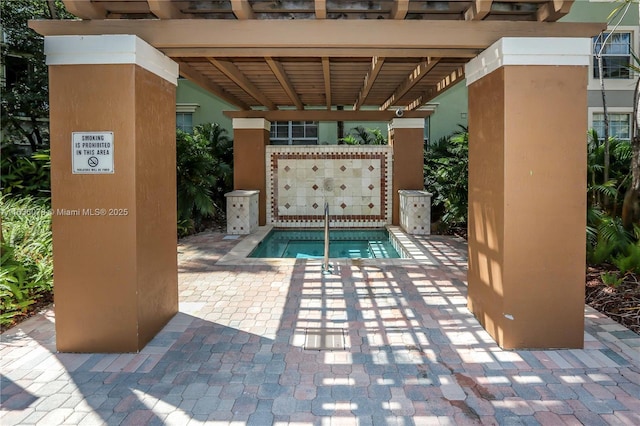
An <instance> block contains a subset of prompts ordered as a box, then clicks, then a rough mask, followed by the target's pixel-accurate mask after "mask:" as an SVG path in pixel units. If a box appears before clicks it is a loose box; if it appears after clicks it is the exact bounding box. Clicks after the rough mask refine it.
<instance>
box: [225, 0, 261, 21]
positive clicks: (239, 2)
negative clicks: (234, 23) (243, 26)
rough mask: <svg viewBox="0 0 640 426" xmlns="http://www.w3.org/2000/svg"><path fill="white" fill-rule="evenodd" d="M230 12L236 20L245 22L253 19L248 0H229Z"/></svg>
mask: <svg viewBox="0 0 640 426" xmlns="http://www.w3.org/2000/svg"><path fill="white" fill-rule="evenodd" d="M231 10H232V11H233V14H234V15H236V18H238V19H241V20H245V19H254V18H255V16H254V14H253V9H252V8H251V3H249V0H231Z"/></svg>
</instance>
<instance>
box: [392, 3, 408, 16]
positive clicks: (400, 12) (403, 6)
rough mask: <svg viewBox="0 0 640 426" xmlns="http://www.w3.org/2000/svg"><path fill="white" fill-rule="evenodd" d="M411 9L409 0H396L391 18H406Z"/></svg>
mask: <svg viewBox="0 0 640 426" xmlns="http://www.w3.org/2000/svg"><path fill="white" fill-rule="evenodd" d="M408 11H409V0H395V1H394V2H393V5H392V6H391V19H404V18H405V17H406V16H407V12H408Z"/></svg>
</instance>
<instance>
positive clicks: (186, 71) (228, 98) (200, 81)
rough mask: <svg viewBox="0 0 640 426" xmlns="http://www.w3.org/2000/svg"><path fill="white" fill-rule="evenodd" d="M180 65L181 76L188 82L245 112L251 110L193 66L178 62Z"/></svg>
mask: <svg viewBox="0 0 640 426" xmlns="http://www.w3.org/2000/svg"><path fill="white" fill-rule="evenodd" d="M178 65H179V67H180V75H181V76H183V77H184V78H186V79H187V80H189V81H192V82H194V83H195V84H197V85H198V86H200V87H202V88H203V89H205V90H207V91H208V92H210V93H213V94H214V95H216V96H217V97H219V98H220V99H222V100H224V101H225V102H228V103H230V104H231V105H233V106H236V107H238V108H240V109H244V110H248V109H251V107H250V106H249V105H247V104H246V103H244V102H242V101H241V100H240V99H238V98H236V97H235V96H233V95H232V94H231V93H229V92H227V91H226V90H224V89H223V88H222V87H220V86H218V85H217V84H215V83H214V82H213V81H212V80H211V79H209V78H208V77H206V76H204V75H202V73H200V72H199V71H198V70H196V69H195V68H193V67H192V66H191V65H189V64H187V63H185V62H178Z"/></svg>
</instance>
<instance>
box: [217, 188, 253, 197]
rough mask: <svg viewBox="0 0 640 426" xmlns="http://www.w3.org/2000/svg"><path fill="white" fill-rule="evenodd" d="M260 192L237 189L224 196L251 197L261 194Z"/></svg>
mask: <svg viewBox="0 0 640 426" xmlns="http://www.w3.org/2000/svg"><path fill="white" fill-rule="evenodd" d="M259 193H260V191H259V190H257V189H250V190H249V189H246V190H245V189H236V190H235V191H231V192H227V193H226V194H224V196H225V197H250V196H252V195H257V194H259Z"/></svg>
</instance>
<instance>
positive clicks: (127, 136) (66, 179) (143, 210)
mask: <svg viewBox="0 0 640 426" xmlns="http://www.w3.org/2000/svg"><path fill="white" fill-rule="evenodd" d="M45 52H46V55H47V64H48V65H49V90H50V98H49V99H50V108H51V116H50V117H51V130H50V131H51V190H52V208H53V214H54V215H53V248H54V254H53V260H54V275H55V278H54V285H55V292H54V293H55V314H56V339H57V341H56V344H57V349H58V350H59V351H63V352H137V351H139V350H140V349H142V348H143V347H144V346H145V344H146V343H147V342H148V341H149V340H151V339H152V338H153V337H154V335H155V334H156V333H157V332H158V331H159V330H160V329H161V328H162V327H163V326H164V325H165V324H166V323H167V321H169V319H171V317H172V316H173V315H174V314H175V313H176V312H177V311H178V275H177V258H176V243H177V241H176V160H175V155H176V153H175V93H176V83H177V73H178V67H177V64H176V63H175V62H173V61H171V60H170V59H169V58H167V57H165V56H164V55H163V54H162V53H160V52H159V51H157V50H156V49H154V48H153V47H151V46H150V45H148V44H147V43H145V42H144V41H142V40H141V39H139V38H137V37H135V36H130V35H109V36H55V37H46V38H45Z"/></svg>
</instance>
